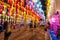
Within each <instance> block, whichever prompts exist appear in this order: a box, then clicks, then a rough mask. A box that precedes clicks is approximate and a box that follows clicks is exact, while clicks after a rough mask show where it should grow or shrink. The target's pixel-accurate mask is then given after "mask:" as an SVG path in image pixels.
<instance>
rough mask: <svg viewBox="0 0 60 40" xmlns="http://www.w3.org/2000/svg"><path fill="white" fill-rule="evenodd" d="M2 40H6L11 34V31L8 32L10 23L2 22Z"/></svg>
mask: <svg viewBox="0 0 60 40" xmlns="http://www.w3.org/2000/svg"><path fill="white" fill-rule="evenodd" d="M4 29H5V31H4V40H8V38H9V36H10V34H11V30H10V23H8V22H7V21H5V22H4Z"/></svg>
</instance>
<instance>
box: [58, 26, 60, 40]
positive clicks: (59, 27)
mask: <svg viewBox="0 0 60 40" xmlns="http://www.w3.org/2000/svg"><path fill="white" fill-rule="evenodd" d="M57 38H58V39H59V40H60V26H58V30H57Z"/></svg>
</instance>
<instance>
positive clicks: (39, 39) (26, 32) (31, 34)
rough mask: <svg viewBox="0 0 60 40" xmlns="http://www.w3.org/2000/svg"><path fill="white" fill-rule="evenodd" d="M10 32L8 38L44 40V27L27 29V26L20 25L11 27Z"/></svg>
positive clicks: (0, 34) (0, 39)
mask: <svg viewBox="0 0 60 40" xmlns="http://www.w3.org/2000/svg"><path fill="white" fill-rule="evenodd" d="M11 31H12V34H11V35H10V36H9V40H45V31H44V28H41V27H37V28H33V29H29V27H27V28H25V27H20V28H16V29H11ZM0 40H4V32H2V33H0Z"/></svg>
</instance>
